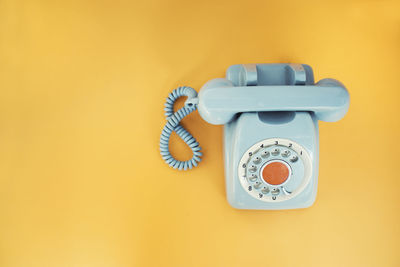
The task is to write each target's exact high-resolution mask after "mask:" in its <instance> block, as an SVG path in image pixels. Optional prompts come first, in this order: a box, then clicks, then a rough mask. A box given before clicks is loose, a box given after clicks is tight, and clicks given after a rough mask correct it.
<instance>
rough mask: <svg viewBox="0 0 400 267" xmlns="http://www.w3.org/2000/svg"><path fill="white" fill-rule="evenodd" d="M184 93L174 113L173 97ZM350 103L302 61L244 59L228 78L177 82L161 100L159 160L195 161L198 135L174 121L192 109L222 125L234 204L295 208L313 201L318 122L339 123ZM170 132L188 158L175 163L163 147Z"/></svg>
mask: <svg viewBox="0 0 400 267" xmlns="http://www.w3.org/2000/svg"><path fill="white" fill-rule="evenodd" d="M183 96H186V97H187V100H186V102H185V106H184V107H183V108H181V109H179V110H178V111H177V112H174V110H173V106H174V103H175V101H176V100H177V99H178V98H180V97H183ZM348 108H349V94H348V92H347V90H346V88H345V87H344V86H343V84H341V83H340V82H339V81H336V80H333V79H323V80H321V81H319V82H317V83H314V75H313V71H312V69H311V67H310V66H308V65H305V64H245V65H233V66H231V67H229V68H228V70H227V72H226V78H218V79H213V80H211V81H209V82H207V83H206V84H205V85H204V86H203V87H202V88H201V90H200V92H199V94H197V92H196V91H195V90H194V89H193V88H190V87H179V88H177V89H175V90H174V91H173V92H172V93H171V94H170V95H169V96H168V98H167V102H166V104H165V115H166V117H167V123H166V125H165V126H164V129H163V131H162V133H161V138H160V152H161V156H162V157H163V159H164V161H165V162H166V163H167V164H169V165H170V166H171V167H173V168H175V169H179V170H187V169H191V168H192V167H194V166H197V164H198V162H199V161H200V160H201V156H202V154H201V152H200V150H201V149H200V146H199V144H198V142H197V141H196V139H195V138H194V137H193V136H192V135H191V134H190V133H189V132H188V131H187V130H186V129H184V128H183V127H182V126H181V125H180V121H181V120H182V119H183V118H184V117H186V116H187V115H189V114H190V113H191V112H193V111H195V110H196V109H198V112H199V113H200V116H201V117H202V118H203V119H204V120H205V121H207V122H209V123H211V124H223V125H224V136H223V145H224V163H225V180H226V193H227V199H228V202H229V203H230V204H231V206H233V207H235V208H238V209H263V210H272V209H295V208H306V207H309V206H311V205H312V204H313V203H314V201H315V197H316V193H317V182H318V120H322V121H328V122H333V121H338V120H340V119H341V118H342V117H343V116H344V115H345V114H346V112H347V110H348ZM173 131H175V132H176V133H177V134H178V135H179V136H180V138H182V140H183V141H184V142H185V143H186V144H187V145H188V146H189V147H190V148H191V149H192V151H193V157H192V158H191V159H190V160H187V161H179V160H176V159H175V158H174V157H173V156H172V155H171V154H170V152H169V139H170V136H171V134H172V132H173Z"/></svg>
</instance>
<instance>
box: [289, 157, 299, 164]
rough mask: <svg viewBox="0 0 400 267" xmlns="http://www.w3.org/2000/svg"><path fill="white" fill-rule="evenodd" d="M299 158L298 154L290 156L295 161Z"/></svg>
mask: <svg viewBox="0 0 400 267" xmlns="http://www.w3.org/2000/svg"><path fill="white" fill-rule="evenodd" d="M298 159H299V158H298V157H297V156H296V155H293V156H291V157H290V161H291V162H293V163H294V162H296V161H297V160H298Z"/></svg>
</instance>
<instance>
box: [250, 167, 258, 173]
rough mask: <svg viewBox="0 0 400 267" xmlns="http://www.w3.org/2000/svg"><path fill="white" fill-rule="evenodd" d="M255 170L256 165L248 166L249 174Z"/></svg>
mask: <svg viewBox="0 0 400 267" xmlns="http://www.w3.org/2000/svg"><path fill="white" fill-rule="evenodd" d="M256 170H257V166H256V165H250V166H249V171H250V172H255V171H256Z"/></svg>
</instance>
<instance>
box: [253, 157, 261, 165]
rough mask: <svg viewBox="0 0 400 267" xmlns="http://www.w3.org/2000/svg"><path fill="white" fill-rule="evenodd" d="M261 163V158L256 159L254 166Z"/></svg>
mask: <svg viewBox="0 0 400 267" xmlns="http://www.w3.org/2000/svg"><path fill="white" fill-rule="evenodd" d="M260 162H261V158H260V157H255V158H254V160H253V163H254V164H259V163H260Z"/></svg>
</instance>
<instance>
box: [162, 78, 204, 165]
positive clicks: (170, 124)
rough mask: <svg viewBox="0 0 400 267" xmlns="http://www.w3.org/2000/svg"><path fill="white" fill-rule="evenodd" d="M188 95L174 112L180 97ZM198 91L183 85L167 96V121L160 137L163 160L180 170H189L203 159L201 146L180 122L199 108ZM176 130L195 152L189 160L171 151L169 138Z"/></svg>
mask: <svg viewBox="0 0 400 267" xmlns="http://www.w3.org/2000/svg"><path fill="white" fill-rule="evenodd" d="M183 96H187V100H186V102H185V106H184V107H183V108H181V109H179V110H178V111H177V112H176V113H174V104H175V102H176V101H177V100H178V98H180V97H183ZM197 101H198V98H197V92H196V91H195V90H194V89H193V88H191V87H187V86H182V87H178V88H176V89H175V90H174V91H172V93H170V94H169V96H168V97H167V101H166V103H165V108H164V110H165V116H166V118H167V123H166V124H165V126H164V129H163V130H162V133H161V137H160V153H161V156H162V158H163V160H164V161H165V162H166V163H167V164H168V165H169V166H170V167H172V168H174V169H179V170H187V169H191V168H193V167H196V166H197V163H198V162H200V161H201V158H200V157H201V155H202V153H201V152H200V150H201V147H200V146H199V143H198V142H197V141H196V138H194V137H193V136H192V135H191V134H190V133H189V132H188V131H187V130H186V129H185V128H183V127H182V126H181V125H180V122H181V120H182V119H183V118H185V117H186V116H187V115H189V114H190V113H192V112H193V111H195V110H196V109H197ZM173 131H175V132H176V133H177V134H178V136H179V137H180V138H181V139H182V140H183V141H184V142H185V143H186V144H187V145H188V146H189V147H190V149H191V150H192V152H193V157H192V158H191V159H190V160H187V161H180V160H177V159H175V158H174V157H173V156H172V155H171V153H170V151H169V139H170V137H171V134H172V132H173Z"/></svg>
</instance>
